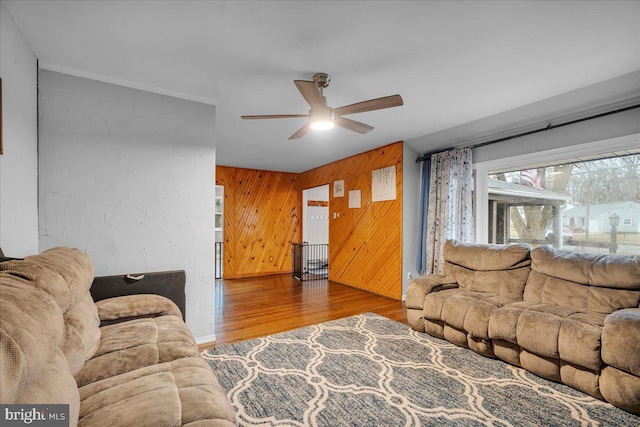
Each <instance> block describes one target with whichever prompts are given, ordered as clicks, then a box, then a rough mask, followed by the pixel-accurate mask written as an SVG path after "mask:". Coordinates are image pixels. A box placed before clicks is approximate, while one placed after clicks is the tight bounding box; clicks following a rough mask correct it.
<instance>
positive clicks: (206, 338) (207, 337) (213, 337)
mask: <svg viewBox="0 0 640 427" xmlns="http://www.w3.org/2000/svg"><path fill="white" fill-rule="evenodd" d="M215 340H216V335H215V334H213V335H205V336H203V337H198V338H196V344H198V345H202V344H209V343H212V342H215Z"/></svg>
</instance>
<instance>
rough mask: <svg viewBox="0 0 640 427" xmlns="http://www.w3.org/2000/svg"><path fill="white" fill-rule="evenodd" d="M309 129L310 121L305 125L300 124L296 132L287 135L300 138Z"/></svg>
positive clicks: (291, 137)
mask: <svg viewBox="0 0 640 427" xmlns="http://www.w3.org/2000/svg"><path fill="white" fill-rule="evenodd" d="M310 130H311V123H307V124H306V125H304V126H302V127H301V128H300V129H298V130H297V131H296V133H294V134H293V135H291V136H290V137H289V139H298V138H302V137H303V136H305V135H306V134H307V133H308V132H309V131H310Z"/></svg>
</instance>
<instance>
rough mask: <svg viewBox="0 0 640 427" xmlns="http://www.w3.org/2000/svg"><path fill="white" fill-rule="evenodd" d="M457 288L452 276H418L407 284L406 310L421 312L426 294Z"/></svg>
mask: <svg viewBox="0 0 640 427" xmlns="http://www.w3.org/2000/svg"><path fill="white" fill-rule="evenodd" d="M457 287H458V283H457V282H456V280H455V279H454V278H453V276H443V275H440V274H427V275H426V276H420V277H418V278H417V279H415V280H413V281H412V282H411V283H409V287H408V288H407V300H406V305H407V308H413V309H418V310H422V309H423V308H424V299H425V298H426V296H427V295H428V294H430V293H432V292H438V291H441V290H443V289H451V288H457Z"/></svg>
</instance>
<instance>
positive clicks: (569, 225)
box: [475, 139, 640, 255]
mask: <svg viewBox="0 0 640 427" xmlns="http://www.w3.org/2000/svg"><path fill="white" fill-rule="evenodd" d="M627 144H628V145H629V147H630V148H628V149H624V150H614V147H613V146H611V147H608V146H607V144H603V143H602V142H600V143H599V147H598V144H585V146H587V148H586V149H585V151H586V152H585V153H584V155H581V156H580V157H575V153H576V152H580V153H581V154H582V151H583V150H581V149H578V150H576V149H575V148H573V149H572V150H569V149H564V151H565V153H564V154H563V156H562V157H560V156H559V155H557V152H559V151H562V150H553V151H554V152H556V153H554V154H553V155H552V154H549V153H538V154H536V155H527V156H520V157H519V158H517V159H515V160H514V159H503V160H500V161H492V162H485V163H480V164H477V165H476V200H475V202H476V206H477V208H478V210H477V211H476V212H477V215H476V234H477V235H478V241H479V242H482V241H484V242H486V243H515V242H524V243H528V244H531V245H532V246H538V245H543V244H547V245H553V246H555V247H558V248H563V249H565V250H575V251H584V252H592V253H626V254H635V255H637V254H640V149H638V148H637V147H638V143H637V139H636V140H635V141H633V142H627ZM589 146H590V147H589ZM602 147H605V149H606V150H607V152H604V153H603V152H602ZM598 149H599V150H600V153H597V151H596V150H598ZM589 150H591V153H589ZM572 153H573V154H572ZM553 157H555V158H553ZM509 163H513V164H512V165H510V164H509ZM483 222H484V223H483Z"/></svg>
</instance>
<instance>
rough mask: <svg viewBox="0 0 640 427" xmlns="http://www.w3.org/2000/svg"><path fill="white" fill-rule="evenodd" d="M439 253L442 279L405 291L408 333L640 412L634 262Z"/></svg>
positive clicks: (544, 251)
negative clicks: (422, 333) (430, 337)
mask: <svg viewBox="0 0 640 427" xmlns="http://www.w3.org/2000/svg"><path fill="white" fill-rule="evenodd" d="M444 255H445V261H446V268H445V275H427V276H424V277H420V278H418V279H416V280H415V281H414V282H412V283H411V284H410V285H409V289H408V290H407V315H408V318H409V322H410V324H411V326H412V327H413V328H414V329H416V330H419V331H426V332H428V333H430V334H431V335H434V336H438V337H441V338H446V339H447V340H449V341H451V342H452V343H454V344H458V345H461V346H464V347H469V348H471V349H472V350H474V351H476V352H478V353H480V354H483V355H485V356H488V357H497V358H499V359H502V360H504V361H506V362H509V363H511V364H514V365H517V366H522V367H523V368H525V369H527V370H529V371H531V372H533V373H535V374H537V375H539V376H541V377H544V378H547V379H550V380H553V381H557V382H563V383H565V384H567V385H569V386H571V387H574V388H576V389H578V390H581V391H583V392H585V393H588V394H590V395H592V396H594V397H597V398H599V399H603V400H607V401H608V402H610V403H612V404H614V405H616V406H618V407H621V408H623V409H625V410H627V411H629V412H632V413H636V414H640V308H639V307H640V257H637V256H635V257H633V256H624V255H593V254H586V253H579V252H570V251H561V250H555V249H553V248H550V247H546V246H545V247H539V248H536V249H533V250H531V251H529V249H528V248H527V247H526V246H523V245H511V246H509V245H507V246H501V245H478V244H461V243H457V242H453V241H450V242H447V243H446V246H445V252H444ZM529 257H530V258H529ZM529 264H530V265H529Z"/></svg>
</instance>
